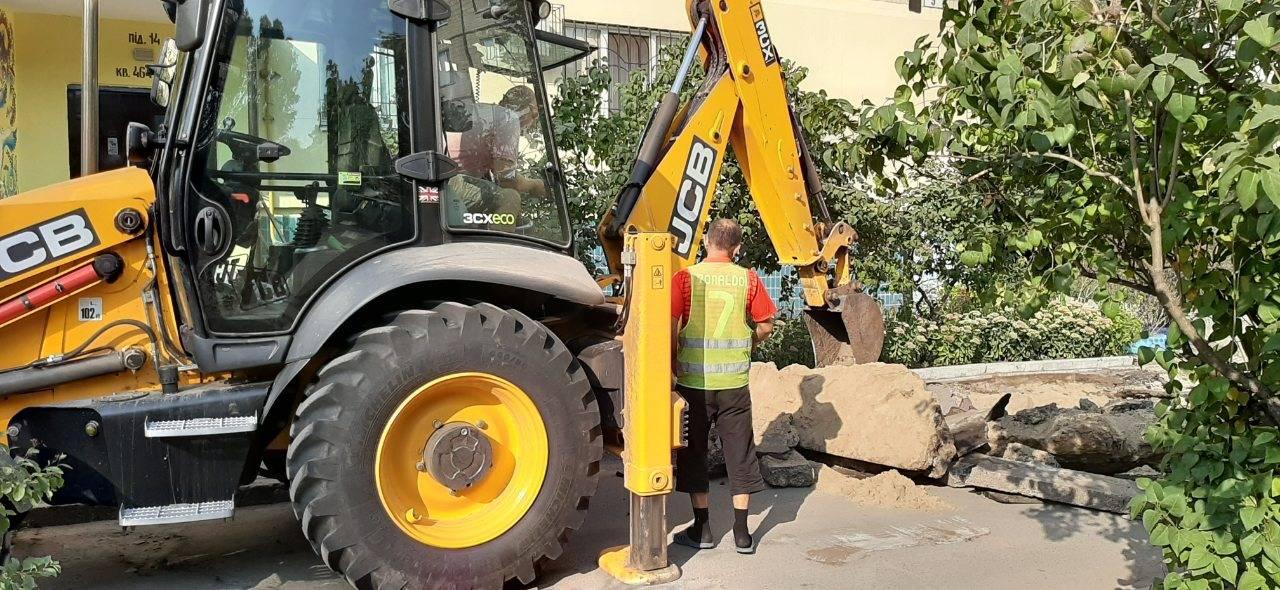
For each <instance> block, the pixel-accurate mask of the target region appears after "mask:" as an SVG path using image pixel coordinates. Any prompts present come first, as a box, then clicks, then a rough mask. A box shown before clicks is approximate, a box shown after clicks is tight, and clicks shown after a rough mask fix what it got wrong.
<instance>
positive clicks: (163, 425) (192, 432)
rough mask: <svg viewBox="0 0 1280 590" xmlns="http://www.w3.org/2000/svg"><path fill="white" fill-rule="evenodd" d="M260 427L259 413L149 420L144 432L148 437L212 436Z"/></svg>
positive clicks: (248, 430) (253, 429) (250, 430)
mask: <svg viewBox="0 0 1280 590" xmlns="http://www.w3.org/2000/svg"><path fill="white" fill-rule="evenodd" d="M257 429H258V415H257V414H256V413H255V414H254V415H252V416H228V417H225V418H190V419H187V420H156V421H155V422H152V421H151V420H147V422H146V424H145V425H144V426H143V432H144V434H145V435H146V437H147V438H174V437H187V436H210V435H217V434H235V433H239V432H253V431H255V430H257Z"/></svg>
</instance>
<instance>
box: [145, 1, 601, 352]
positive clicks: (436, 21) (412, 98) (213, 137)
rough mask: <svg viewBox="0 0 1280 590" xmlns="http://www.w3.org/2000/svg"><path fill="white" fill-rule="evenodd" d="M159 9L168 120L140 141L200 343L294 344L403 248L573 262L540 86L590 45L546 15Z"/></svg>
mask: <svg viewBox="0 0 1280 590" xmlns="http://www.w3.org/2000/svg"><path fill="white" fill-rule="evenodd" d="M166 6H167V7H168V8H169V10H170V14H171V15H172V16H173V18H174V21H175V24H176V30H177V35H176V39H175V41H174V43H173V44H172V45H170V46H169V47H168V48H167V49H168V50H167V51H164V52H162V53H163V55H164V58H165V59H164V60H163V62H162V63H161V64H160V65H159V66H157V67H156V70H157V75H156V76H155V84H154V87H153V97H154V98H155V99H156V101H157V102H158V103H159V104H161V105H162V106H164V107H166V109H167V117H166V123H165V127H164V129H156V130H150V131H151V133H150V134H148V133H147V132H145V131H142V130H138V131H139V132H138V133H135V136H139V137H143V138H144V139H146V140H147V141H137V142H134V143H150V144H154V145H158V146H160V147H159V148H158V149H156V150H155V151H154V153H153V154H151V159H152V164H151V166H152V168H151V169H152V173H153V176H154V177H156V181H157V186H158V187H159V188H160V190H159V201H158V209H159V210H160V211H161V212H163V213H162V215H164V218H165V219H166V220H167V221H168V223H165V224H163V231H164V236H163V237H164V245H165V246H166V249H167V250H168V253H169V254H171V255H172V256H174V258H175V261H176V262H178V266H179V267H180V268H181V270H182V278H184V279H185V282H186V285H185V289H186V291H187V293H188V294H189V295H190V296H191V299H193V300H194V301H197V302H198V306H196V307H198V310H199V311H198V315H199V316H201V317H200V318H199V319H200V320H201V321H193V322H191V323H192V324H193V327H194V332H195V334H194V335H195V336H199V337H214V336H244V335H265V334H284V333H288V332H290V331H291V330H293V329H294V328H295V326H296V324H297V322H298V321H299V319H300V317H301V314H302V311H303V310H304V309H306V308H307V306H308V305H309V304H310V303H311V302H312V300H313V298H314V297H315V296H316V294H317V293H319V292H321V291H322V290H323V289H324V288H325V286H326V285H327V284H328V283H329V282H331V281H332V280H333V279H334V278H335V277H336V276H339V275H341V274H342V273H343V272H344V271H345V270H347V269H349V268H351V267H353V266H355V265H357V264H358V263H360V262H361V261H363V260H365V259H368V258H370V257H371V256H374V255H376V254H378V253H381V252H384V251H388V250H391V249H395V248H398V247H403V246H409V245H419V246H431V245H439V244H445V243H452V242H470V241H485V242H494V241H498V242H508V243H519V244H526V245H530V246H534V247H537V248H542V249H548V250H553V251H561V252H567V251H568V250H569V248H570V247H571V232H570V229H569V220H568V215H567V210H566V207H565V189H564V186H563V183H562V180H561V178H562V177H561V175H560V173H559V163H558V160H557V158H556V153H555V149H554V142H553V141H552V134H551V124H550V118H549V109H548V101H547V96H546V92H545V88H544V86H543V83H542V70H543V68H544V67H548V66H556V65H560V64H563V63H567V62H568V61H571V60H573V59H576V58H577V57H580V56H582V55H584V54H585V53H586V52H588V51H590V47H589V46H587V45H586V44H585V43H581V42H579V41H576V40H573V39H569V38H566V37H562V36H559V35H554V34H551V33H548V32H545V31H539V30H537V28H536V27H537V25H538V22H539V20H540V19H541V18H543V17H544V16H545V15H546V13H547V12H548V11H549V8H550V6H549V4H547V3H546V2H542V1H534V2H530V1H528V0H428V1H426V2H425V3H424V2H423V1H422V0H418V1H417V2H400V1H394V0H393V1H391V2H387V0H322V1H310V2H296V1H293V0H185V1H171V2H167V3H166ZM544 60H550V61H552V62H554V63H551V64H544ZM132 147H134V148H136V147H137V146H132Z"/></svg>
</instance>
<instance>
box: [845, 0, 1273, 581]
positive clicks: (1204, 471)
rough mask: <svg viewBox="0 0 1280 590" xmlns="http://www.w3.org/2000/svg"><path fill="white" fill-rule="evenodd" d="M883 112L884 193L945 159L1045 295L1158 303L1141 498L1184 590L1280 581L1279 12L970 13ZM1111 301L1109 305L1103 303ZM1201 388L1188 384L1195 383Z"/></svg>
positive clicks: (978, 5)
mask: <svg viewBox="0 0 1280 590" xmlns="http://www.w3.org/2000/svg"><path fill="white" fill-rule="evenodd" d="M949 4H950V5H949V6H948V8H946V9H945V10H944V12H943V25H942V28H941V31H940V35H939V36H938V38H937V39H936V40H929V39H921V40H919V41H918V42H917V43H916V45H915V47H914V48H913V49H912V50H911V51H909V52H907V53H906V54H905V55H903V56H902V57H900V58H899V59H898V61H897V64H896V65H897V70H898V73H899V74H900V75H901V77H902V80H903V85H902V86H901V87H900V88H899V89H898V91H897V93H896V95H895V97H894V99H893V100H892V102H890V103H888V104H884V105H880V106H876V105H867V107H866V108H865V109H864V111H863V115H862V125H861V127H860V128H859V134H860V138H859V140H858V145H857V147H856V148H855V149H854V150H853V153H852V154H851V156H850V160H851V164H852V165H855V166H857V167H859V169H861V170H864V171H866V172H867V173H869V174H870V175H871V176H872V177H873V178H874V179H875V181H876V182H877V184H878V185H879V186H881V187H883V188H884V189H886V190H894V189H896V188H897V187H898V184H899V183H898V178H899V175H898V174H896V173H892V172H890V171H893V172H897V169H898V167H900V166H901V167H906V168H912V167H918V166H921V165H922V164H924V163H925V162H928V161H929V160H930V159H932V158H937V157H942V156H945V157H946V158H948V159H949V161H951V162H952V163H953V165H954V166H955V167H956V169H957V170H959V171H960V173H961V174H962V175H964V176H965V178H967V179H969V180H970V181H971V182H974V183H980V184H985V185H987V186H988V187H989V188H988V189H987V190H986V192H988V193H990V194H993V195H996V197H995V198H993V199H991V200H990V201H989V202H986V203H976V202H975V203H974V204H973V205H974V206H975V207H978V206H982V207H983V208H985V209H987V210H988V211H989V212H991V214H992V215H995V216H996V217H997V218H998V219H1000V220H1002V222H1003V223H1006V224H1008V225H1007V227H1008V228H1009V229H1010V233H1008V234H1007V236H1006V237H1005V239H1003V240H999V241H996V240H986V241H977V242H975V243H973V244H971V245H970V247H969V249H968V251H967V252H966V253H965V259H966V261H967V262H971V263H979V262H982V261H983V260H985V259H987V258H988V257H990V256H992V255H993V254H995V253H999V252H1005V251H1015V252H1021V253H1025V254H1026V256H1027V257H1028V259H1029V260H1030V261H1031V263H1032V266H1033V268H1034V269H1035V270H1036V271H1037V276H1036V277H1035V279H1034V282H1035V283H1037V284H1042V285H1045V286H1048V287H1053V288H1055V289H1058V290H1064V291H1065V290H1068V289H1069V288H1070V286H1071V285H1072V284H1073V283H1074V281H1075V280H1076V279H1077V278H1078V277H1080V276H1086V277H1094V278H1097V279H1099V280H1100V281H1102V282H1110V283H1115V284H1120V285H1125V286H1128V287H1131V288H1133V289H1137V290H1139V291H1143V292H1146V293H1149V294H1151V295H1153V296H1155V297H1156V298H1157V299H1158V300H1159V301H1160V303H1161V305H1162V306H1163V307H1164V310H1165V312H1166V313H1167V314H1168V316H1169V318H1170V320H1171V322H1172V327H1171V329H1170V346H1171V348H1172V350H1165V351H1158V352H1153V351H1150V350H1148V351H1145V352H1144V354H1143V359H1144V360H1147V361H1150V360H1154V361H1156V362H1158V363H1159V364H1160V365H1161V366H1162V367H1164V368H1166V369H1167V370H1168V371H1169V373H1170V375H1171V376H1173V377H1174V379H1173V380H1171V383H1170V389H1171V390H1172V391H1173V392H1174V393H1176V394H1177V395H1176V396H1175V398H1174V401H1172V402H1171V403H1168V404H1162V406H1161V407H1160V409H1159V416H1160V424H1159V425H1158V427H1156V428H1154V429H1153V430H1152V431H1151V432H1150V438H1151V440H1152V442H1153V443H1155V444H1156V445H1158V446H1159V447H1160V448H1161V449H1163V450H1164V451H1166V452H1167V459H1166V460H1165V464H1164V467H1165V472H1166V473H1165V475H1164V476H1163V477H1162V478H1161V479H1160V480H1159V481H1154V482H1146V481H1144V482H1142V485H1143V488H1144V490H1145V492H1144V495H1143V496H1142V497H1140V498H1139V499H1138V500H1137V501H1136V502H1135V504H1134V514H1135V516H1140V517H1141V519H1142V521H1143V523H1144V524H1145V525H1146V527H1147V529H1148V530H1149V531H1150V533H1151V541H1152V543H1153V544H1155V545H1156V546H1158V547H1159V548H1160V549H1162V550H1163V552H1164V555H1165V559H1166V560H1167V561H1168V563H1169V564H1170V570H1171V571H1170V573H1169V575H1168V577H1167V578H1166V579H1165V580H1164V585H1165V586H1166V587H1171V588H1225V587H1237V588H1263V587H1276V586H1277V585H1280V504H1278V503H1277V498H1280V478H1277V477H1276V476H1275V475H1276V474H1275V467H1276V465H1278V464H1280V446H1277V444H1276V437H1277V431H1276V424H1277V423H1280V420H1278V419H1280V410H1278V409H1277V408H1278V406H1280V404H1278V403H1277V400H1276V399H1275V394H1276V391H1277V389H1280V363H1277V362H1276V360H1277V355H1280V289H1278V288H1277V287H1280V268H1278V267H1277V262H1278V260H1277V254H1278V253H1280V155H1278V154H1277V139H1278V137H1280V87H1277V82H1278V81H1280V74H1278V73H1277V61H1278V60H1280V33H1277V25H1278V17H1277V13H1278V12H1280V5H1278V4H1277V2H1276V0H1209V1H1205V2H1200V1H1191V0H1170V1H1168V2H1158V3H1157V2H1153V1H1152V0H1113V1H1111V2H1106V3H1103V2H1096V1H1094V0H1008V1H1005V2H989V1H982V0H958V1H956V2H954V3H949ZM1104 307H1107V308H1109V309H1115V307H1114V304H1113V303H1109V304H1108V305H1107V306H1104ZM1184 384H1185V385H1184Z"/></svg>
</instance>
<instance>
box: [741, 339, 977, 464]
mask: <svg viewBox="0 0 1280 590" xmlns="http://www.w3.org/2000/svg"><path fill="white" fill-rule="evenodd" d="M751 388H752V401H753V406H754V407H753V410H752V413H753V417H754V422H755V427H756V428H757V429H759V431H760V432H763V431H764V429H765V428H767V427H768V426H769V425H770V424H771V423H772V422H774V421H775V420H776V419H777V418H778V416H780V415H782V414H791V415H792V416H793V421H794V424H795V428H796V431H797V432H798V434H799V438H800V445H799V446H800V447H801V448H804V449H809V450H813V451H819V452H823V453H828V454H831V455H836V456H839V457H844V458H848V459H854V460H858V461H863V462H867V463H873V464H876V465H883V466H887V467H895V468H899V469H903V470H910V471H917V472H924V473H927V474H929V475H930V476H932V477H941V476H942V475H943V474H945V473H946V470H947V467H948V466H949V465H950V464H951V462H952V461H953V460H954V459H955V456H956V449H955V445H954V443H953V442H952V439H951V433H950V431H948V430H947V427H946V424H945V423H944V422H943V419H942V412H941V410H940V408H939V406H938V402H937V400H936V399H934V397H933V395H932V394H931V393H929V392H928V390H926V389H925V387H924V381H922V380H921V379H920V378H919V377H917V376H916V375H915V374H914V373H912V372H911V371H910V370H908V369H907V368H906V367H904V366H902V365H887V364H882V363H872V364H866V365H856V366H831V367H824V368H820V369H809V368H806V367H802V366H799V365H793V366H790V367H787V368H785V369H781V370H779V369H778V368H777V367H776V366H775V365H774V364H773V363H763V364H761V363H757V364H755V365H753V366H752V368H751Z"/></svg>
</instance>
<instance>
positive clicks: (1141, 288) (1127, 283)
mask: <svg viewBox="0 0 1280 590" xmlns="http://www.w3.org/2000/svg"><path fill="white" fill-rule="evenodd" d="M1080 274H1081V275H1084V276H1086V277H1088V278H1091V279H1094V280H1097V278H1098V273H1097V271H1095V270H1093V269H1091V268H1089V267H1081V269H1080ZM1107 282H1108V283H1111V284H1113V285H1119V286H1121V287H1127V288H1129V289H1133V290H1134V291H1137V292H1139V293H1146V294H1147V295H1151V296H1153V297H1154V296H1155V294H1156V292H1155V290H1154V289H1152V288H1151V285H1144V284H1142V283H1139V282H1137V281H1131V280H1129V279H1122V278H1120V277H1111V278H1109V279H1107Z"/></svg>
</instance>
